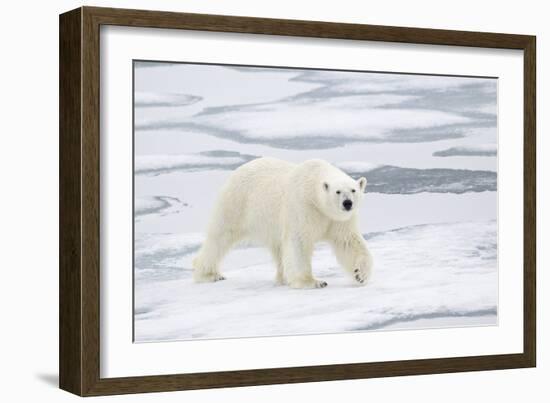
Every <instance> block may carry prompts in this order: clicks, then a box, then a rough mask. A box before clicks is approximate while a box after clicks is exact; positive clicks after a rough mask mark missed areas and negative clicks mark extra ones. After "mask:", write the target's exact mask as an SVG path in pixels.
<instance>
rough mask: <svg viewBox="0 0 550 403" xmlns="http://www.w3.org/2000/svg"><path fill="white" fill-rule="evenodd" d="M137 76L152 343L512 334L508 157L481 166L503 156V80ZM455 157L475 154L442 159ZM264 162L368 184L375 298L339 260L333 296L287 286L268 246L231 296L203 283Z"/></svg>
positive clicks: (244, 260) (234, 73)
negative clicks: (202, 253) (466, 329)
mask: <svg viewBox="0 0 550 403" xmlns="http://www.w3.org/2000/svg"><path fill="white" fill-rule="evenodd" d="M135 66H136V69H135V70H134V73H135V90H136V91H137V92H138V94H136V98H135V99H136V101H137V102H136V103H137V104H138V105H136V108H135V131H134V144H135V148H134V151H135V169H136V170H135V175H134V194H135V199H134V205H135V215H134V224H135V225H134V234H135V238H134V239H135V242H134V246H135V251H134V252H135V253H134V260H135V267H134V281H135V283H134V285H135V288H134V289H135V293H134V297H135V299H134V301H135V311H134V323H135V337H136V341H137V342H151V341H168V340H187V339H201V338H224V337H253V336H270V335H283V334H311V333H324V332H354V331H375V330H391V331H395V330H403V329H418V328H424V327H435V328H442V327H450V326H485V325H495V324H496V323H497V305H498V301H497V294H496V292H497V287H498V266H497V262H496V247H497V246H496V245H497V237H496V226H497V223H496V221H495V220H496V218H497V210H496V206H497V192H496V188H497V181H496V178H497V158H496V155H495V154H493V155H486V156H483V158H480V157H479V156H478V155H475V153H476V152H477V153H479V152H481V151H483V152H484V151H487V150H488V151H491V150H490V149H489V146H488V145H491V144H496V141H497V124H496V123H497V122H496V112H497V96H496V86H497V80H496V79H485V78H469V77H444V76H422V75H404V74H380V73H364V72H356V73H354V72H334V71H314V70H300V69H284V68H283V69H280V68H259V67H255V68H250V67H245V66H216V65H194V64H192V63H141V62H140V63H136V64H135ZM146 67H154V68H146ZM446 150H453V151H451V152H452V153H456V152H457V151H456V150H458V152H460V153H461V154H464V155H460V156H453V157H452V158H441V157H440V156H438V155H436V153H438V152H441V151H446ZM262 156H266V157H274V158H281V159H284V160H287V161H290V162H295V163H300V162H302V161H304V160H306V159H310V158H322V159H324V160H326V161H328V162H330V163H333V164H335V165H337V166H339V167H340V168H341V169H343V170H344V171H345V172H347V173H348V174H350V175H352V176H353V177H355V178H358V177H359V176H365V177H367V179H368V181H369V183H368V185H367V193H366V194H365V198H364V203H363V206H362V208H361V210H360V212H359V228H360V231H361V232H362V233H363V234H365V237H366V238H368V242H369V246H370V249H371V250H372V252H373V254H374V257H375V271H374V277H373V281H372V283H371V284H369V285H367V286H366V287H359V286H357V285H356V284H355V283H354V282H353V280H352V279H350V278H349V277H348V276H347V275H346V274H345V273H343V272H342V271H341V270H340V269H339V268H338V267H337V264H336V261H335V259H334V256H333V255H332V253H331V252H330V250H329V249H328V248H327V246H326V245H319V247H318V249H317V251H316V253H315V256H314V261H313V266H314V273H315V274H316V276H318V277H320V278H322V279H323V280H326V281H327V282H328V283H329V286H328V287H327V288H325V289H323V290H291V289H289V288H288V287H280V286H275V285H274V282H273V279H274V275H275V273H274V272H275V269H274V267H273V264H272V262H271V258H270V256H269V254H268V253H267V251H265V250H264V249H262V248H258V247H254V246H253V245H248V246H246V245H241V246H240V247H239V248H238V249H236V250H234V251H232V252H231V253H230V254H229V255H228V256H227V258H226V259H225V260H224V262H223V268H224V274H225V275H226V276H227V277H228V279H227V280H226V281H223V282H218V283H213V284H194V283H193V282H192V281H191V259H192V257H193V255H194V254H195V253H196V252H197V250H198V249H199V247H200V245H201V243H202V242H203V241H204V235H203V234H204V233H205V228H206V225H207V223H208V220H209V218H210V214H211V212H212V209H213V207H214V204H215V202H216V200H217V197H218V194H219V190H220V188H221V186H223V184H224V183H225V181H226V180H227V178H228V177H229V175H230V174H231V172H232V171H233V170H234V169H235V168H237V167H238V166H240V165H241V164H243V163H246V162H247V161H249V160H251V159H253V158H257V157H262ZM129 203H130V204H131V201H129Z"/></svg>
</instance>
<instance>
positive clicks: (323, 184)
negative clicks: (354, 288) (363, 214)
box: [193, 158, 373, 288]
mask: <svg viewBox="0 0 550 403" xmlns="http://www.w3.org/2000/svg"><path fill="white" fill-rule="evenodd" d="M366 185H367V180H366V179H365V178H360V179H358V180H357V181H356V180H353V179H352V178H350V177H349V176H348V175H346V174H345V173H344V172H342V171H341V170H340V169H338V168H336V167H335V166H333V165H331V164H329V163H328V162H326V161H323V160H308V161H305V162H303V163H301V164H294V163H290V162H287V161H282V160H278V159H275V158H258V159H255V160H252V161H250V162H248V163H246V164H244V165H241V166H240V167H239V168H237V169H236V170H235V171H234V172H233V173H232V174H231V175H230V177H229V179H228V180H227V182H226V183H225V185H224V186H223V188H222V190H221V194H220V196H219V199H218V200H217V203H216V205H215V208H214V210H213V212H212V217H211V221H210V223H209V225H208V229H207V236H206V240H205V242H204V243H203V245H202V246H201V248H200V250H199V252H198V254H197V256H196V257H195V259H194V260H193V269H194V270H193V278H194V280H195V281H196V282H208V281H217V280H223V279H224V277H223V276H222V274H221V273H220V268H219V265H220V261H221V259H222V258H223V256H224V255H225V254H226V253H227V252H228V251H229V250H230V249H231V248H232V247H233V246H234V245H235V244H236V243H238V242H239V241H245V240H247V241H251V242H254V243H259V244H261V245H263V246H265V247H267V248H268V249H269V250H270V252H271V255H272V257H273V259H274V261H275V264H276V267H277V274H276V279H275V280H276V282H277V283H278V284H287V285H288V286H290V287H292V288H323V287H326V285H327V283H326V282H325V281H322V280H318V279H316V278H315V277H313V273H312V267H311V258H312V254H313V250H314V246H315V243H317V242H319V241H326V242H328V243H329V244H330V245H331V246H332V249H333V250H334V253H335V255H336V258H337V259H338V262H339V263H340V265H341V266H342V267H343V269H344V270H345V271H346V272H348V273H349V274H350V275H351V276H353V277H354V278H355V280H356V281H357V282H358V283H360V284H365V283H366V282H367V280H368V278H369V276H370V274H371V268H372V265H373V263H372V257H371V254H370V252H369V250H368V249H367V245H366V242H365V240H364V239H363V237H362V235H361V233H360V232H359V229H358V224H357V213H358V208H359V206H360V203H361V200H362V198H363V193H364V190H365V187H366Z"/></svg>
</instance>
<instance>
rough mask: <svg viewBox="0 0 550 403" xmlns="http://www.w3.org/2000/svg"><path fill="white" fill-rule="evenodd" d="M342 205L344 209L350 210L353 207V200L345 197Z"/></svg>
mask: <svg viewBox="0 0 550 403" xmlns="http://www.w3.org/2000/svg"><path fill="white" fill-rule="evenodd" d="M342 206H343V207H344V210H346V211H350V210H351V208H352V207H353V202H352V201H351V200H349V199H346V200H344V201H343V202H342Z"/></svg>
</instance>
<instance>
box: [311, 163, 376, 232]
mask: <svg viewBox="0 0 550 403" xmlns="http://www.w3.org/2000/svg"><path fill="white" fill-rule="evenodd" d="M366 186H367V179H365V178H359V179H357V180H353V179H352V178H350V177H349V176H348V175H346V174H344V173H342V175H335V176H334V177H332V178H327V179H326V180H325V181H323V184H322V189H321V195H320V199H321V200H320V202H321V203H320V204H321V209H322V210H323V212H324V213H325V214H326V215H327V216H328V217H330V218H331V219H333V220H336V221H346V220H349V219H350V218H351V217H352V216H353V215H354V214H355V213H356V212H357V210H358V208H359V206H360V204H361V201H362V200H363V194H364V191H365V187H366Z"/></svg>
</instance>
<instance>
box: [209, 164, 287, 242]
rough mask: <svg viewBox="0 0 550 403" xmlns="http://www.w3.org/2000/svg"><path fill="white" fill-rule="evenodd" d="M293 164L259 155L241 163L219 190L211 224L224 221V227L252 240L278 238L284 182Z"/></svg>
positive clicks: (283, 199)
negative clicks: (216, 209)
mask: <svg viewBox="0 0 550 403" xmlns="http://www.w3.org/2000/svg"><path fill="white" fill-rule="evenodd" d="M296 167H297V165H296V164H293V163H290V162H287V161H283V160H279V159H276V158H258V159H255V160H252V161H250V162H248V163H246V164H244V165H241V166H240V167H239V168H237V169H236V170H235V171H233V173H232V174H231V175H230V177H229V179H228V180H227V182H226V183H225V185H224V187H223V189H222V191H221V195H220V200H219V201H218V203H217V206H218V211H217V212H216V213H215V217H214V220H213V221H212V224H213V225H219V223H220V222H223V223H224V226H225V227H226V228H225V229H226V230H227V229H228V228H230V229H231V230H234V231H236V232H238V233H239V234H240V235H241V236H242V237H244V238H249V240H251V241H258V242H261V243H270V242H271V240H272V239H273V238H278V237H279V236H280V231H281V228H280V225H281V217H280V214H281V209H282V208H283V205H284V202H285V197H286V189H287V183H288V180H289V179H290V177H291V175H292V173H293V172H294V171H295V169H296ZM221 217H223V219H221ZM211 230H216V229H215V228H211Z"/></svg>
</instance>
